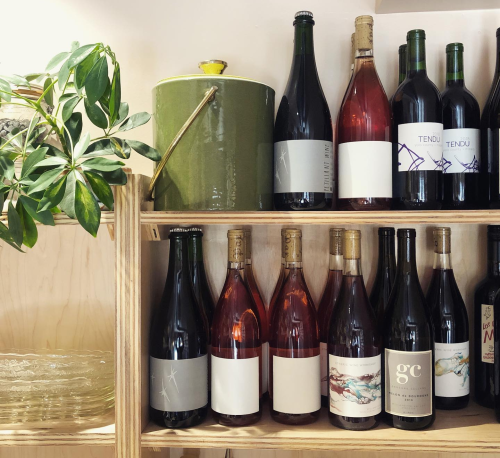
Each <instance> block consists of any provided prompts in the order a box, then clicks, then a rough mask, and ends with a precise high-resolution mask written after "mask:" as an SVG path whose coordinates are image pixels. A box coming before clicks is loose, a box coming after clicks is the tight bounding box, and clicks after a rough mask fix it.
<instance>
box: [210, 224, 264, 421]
mask: <svg viewBox="0 0 500 458" xmlns="http://www.w3.org/2000/svg"><path fill="white" fill-rule="evenodd" d="M227 237H228V266H227V277H226V281H225V283H224V287H223V288H222V293H221V295H220V298H219V302H218V303H217V306H216V308H215V313H214V321H213V324H212V358H211V359H212V410H213V411H214V416H215V418H216V420H217V421H218V422H219V423H220V424H222V425H225V426H245V425H249V424H251V423H255V422H256V421H258V420H259V419H260V417H261V414H262V402H261V398H262V388H261V379H262V375H261V372H262V346H261V327H260V319H259V312H258V310H257V307H256V305H255V301H254V300H253V297H252V294H251V293H250V291H249V290H248V287H247V285H246V284H245V281H244V279H243V278H244V272H243V271H244V267H245V239H244V232H243V231H242V230H239V229H234V230H230V231H228V234H227Z"/></svg>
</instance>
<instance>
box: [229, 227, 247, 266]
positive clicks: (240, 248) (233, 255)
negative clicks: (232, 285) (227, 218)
mask: <svg viewBox="0 0 500 458" xmlns="http://www.w3.org/2000/svg"><path fill="white" fill-rule="evenodd" d="M227 246H228V252H227V260H228V261H229V262H245V233H244V231H243V230H241V229H231V230H229V231H227Z"/></svg>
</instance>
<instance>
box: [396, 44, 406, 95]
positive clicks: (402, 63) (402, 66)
mask: <svg viewBox="0 0 500 458" xmlns="http://www.w3.org/2000/svg"><path fill="white" fill-rule="evenodd" d="M407 46H408V45H407V44H406V43H405V44H404V45H401V46H400V47H399V49H398V55H399V76H398V86H399V85H400V84H401V83H402V82H403V81H404V80H405V79H406V49H407Z"/></svg>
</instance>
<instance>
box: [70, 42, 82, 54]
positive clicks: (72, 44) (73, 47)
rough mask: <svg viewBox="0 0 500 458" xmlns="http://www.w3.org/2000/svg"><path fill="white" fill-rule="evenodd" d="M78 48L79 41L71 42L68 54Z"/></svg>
mask: <svg viewBox="0 0 500 458" xmlns="http://www.w3.org/2000/svg"><path fill="white" fill-rule="evenodd" d="M79 47H80V42H79V41H73V42H71V48H70V52H74V51H76V50H77V49H78V48H79Z"/></svg>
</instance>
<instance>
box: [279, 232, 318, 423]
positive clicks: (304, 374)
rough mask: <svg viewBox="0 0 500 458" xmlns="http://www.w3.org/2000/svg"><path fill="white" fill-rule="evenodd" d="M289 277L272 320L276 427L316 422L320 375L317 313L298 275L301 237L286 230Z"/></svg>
mask: <svg viewBox="0 0 500 458" xmlns="http://www.w3.org/2000/svg"><path fill="white" fill-rule="evenodd" d="M285 261H286V268H287V269H289V273H288V276H287V277H286V280H285V283H284V284H283V287H282V288H281V292H280V294H279V295H278V299H277V300H276V304H275V305H274V309H273V314H272V316H271V333H270V336H269V397H270V399H271V416H272V418H273V419H274V420H275V421H277V422H280V423H285V424H293V425H304V424H308V423H312V422H314V421H316V420H317V419H318V417H319V411H320V409H321V375H320V374H321V370H320V355H319V331H318V323H317V320H316V308H315V307H314V302H313V300H312V299H311V295H310V294H309V290H308V289H307V284H306V281H305V279H304V274H303V272H302V232H301V231H300V230H298V229H287V230H286V231H285Z"/></svg>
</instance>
